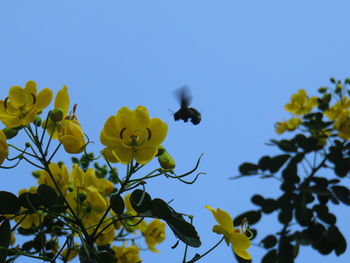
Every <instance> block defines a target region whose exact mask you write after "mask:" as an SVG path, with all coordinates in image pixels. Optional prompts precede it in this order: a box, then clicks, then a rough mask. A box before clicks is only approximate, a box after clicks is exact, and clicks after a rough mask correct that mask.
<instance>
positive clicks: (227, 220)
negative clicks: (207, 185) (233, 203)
mask: <svg viewBox="0 0 350 263" xmlns="http://www.w3.org/2000/svg"><path fill="white" fill-rule="evenodd" d="M205 208H207V209H209V210H210V211H211V212H212V214H213V216H214V218H215V220H216V221H217V222H218V223H219V224H220V225H221V226H222V228H223V229H224V230H225V231H227V232H228V233H234V231H235V229H234V227H233V220H232V217H231V216H230V214H229V213H227V212H226V211H224V210H222V209H220V208H218V209H216V210H215V209H214V208H212V207H210V206H208V205H207V206H205Z"/></svg>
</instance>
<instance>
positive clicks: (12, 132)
mask: <svg viewBox="0 0 350 263" xmlns="http://www.w3.org/2000/svg"><path fill="white" fill-rule="evenodd" d="M2 131H3V133H4V134H5V136H6V139H11V138H13V137H15V136H16V135H17V134H18V130H17V129H16V128H9V127H7V128H4V129H2Z"/></svg>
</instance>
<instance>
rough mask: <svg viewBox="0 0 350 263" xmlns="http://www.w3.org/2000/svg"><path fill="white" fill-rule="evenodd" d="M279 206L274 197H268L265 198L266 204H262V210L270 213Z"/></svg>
mask: <svg viewBox="0 0 350 263" xmlns="http://www.w3.org/2000/svg"><path fill="white" fill-rule="evenodd" d="M277 208H278V206H277V202H276V200H274V199H271V198H268V199H265V200H264V204H263V205H262V211H263V212H264V213H265V214H270V213H272V212H273V211H275V210H276V209H277Z"/></svg>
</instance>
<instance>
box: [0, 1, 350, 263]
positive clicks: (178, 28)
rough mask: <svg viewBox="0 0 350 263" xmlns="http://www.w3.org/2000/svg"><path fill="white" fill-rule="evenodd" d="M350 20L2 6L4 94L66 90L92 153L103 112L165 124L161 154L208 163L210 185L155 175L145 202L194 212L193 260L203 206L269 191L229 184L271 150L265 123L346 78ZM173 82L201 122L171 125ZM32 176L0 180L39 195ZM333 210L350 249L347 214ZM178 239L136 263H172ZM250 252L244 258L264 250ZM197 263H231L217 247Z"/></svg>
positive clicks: (94, 4)
mask: <svg viewBox="0 0 350 263" xmlns="http://www.w3.org/2000/svg"><path fill="white" fill-rule="evenodd" d="M349 11H350V3H349V1H346V0H343V1H338V0H334V1H326V0H317V1H316V0H309V1H305V0H304V1H301V0H294V1H278V0H275V1H272V0H265V1H260V0H256V1H252V0H246V1H238V0H217V1H208V0H176V1H173V0H170V1H164V0H147V1H132V0H128V1H116V0H109V1H87V0H84V1H81V0H79V1H78V0H75V1H72V0H61V1H44V0H32V1H27V0H22V1H4V0H2V1H0V76H1V77H0V97H1V98H4V97H6V96H7V91H8V89H9V87H11V86H12V85H24V83H25V82H26V81H28V80H35V81H37V83H38V85H39V88H40V89H41V88H44V87H48V88H51V89H53V90H54V91H58V90H59V89H60V88H61V87H62V86H63V85H64V84H67V85H68V87H69V92H70V96H71V100H72V102H74V103H78V111H77V112H78V117H79V121H80V123H81V124H82V127H83V128H84V131H85V132H87V133H88V135H89V136H90V138H91V139H92V140H94V141H95V142H96V144H95V145H94V146H92V147H91V150H94V151H99V150H100V149H101V147H102V146H101V144H100V142H99V133H100V130H101V129H102V127H103V124H104V122H105V120H106V119H107V118H108V117H109V116H110V115H112V114H115V112H116V111H117V110H118V109H119V108H120V107H122V106H128V107H130V108H135V107H136V106H137V105H145V106H146V107H148V109H149V111H150V114H151V116H156V117H160V118H162V119H163V120H164V121H165V122H167V123H168V125H169V133H168V137H167V139H166V141H165V143H164V145H165V146H166V147H167V149H168V151H169V152H171V153H172V154H173V156H174V158H175V159H176V162H177V171H178V172H179V173H181V172H183V171H187V170H189V169H190V168H192V166H193V165H194V163H195V161H196V159H197V157H198V156H199V155H200V153H202V152H204V153H205V155H204V157H203V162H202V164H201V168H200V170H201V171H203V172H206V173H207V175H206V176H203V177H201V178H200V179H199V180H198V183H196V184H195V185H192V186H187V185H183V184H180V183H178V182H175V181H171V180H167V179H164V178H163V179H159V180H155V181H153V182H151V183H149V184H148V189H149V191H150V192H151V193H153V196H154V197H162V198H164V199H165V200H171V199H174V201H173V203H172V204H173V206H174V208H175V209H177V210H179V211H182V212H185V213H189V214H194V215H195V219H194V222H195V224H196V226H197V230H198V232H199V233H200V236H201V239H202V243H203V246H202V247H201V248H200V249H199V250H198V251H195V250H190V251H191V252H190V255H194V254H195V253H196V252H199V253H201V252H204V251H205V250H206V249H207V248H209V247H210V246H211V245H212V244H214V243H215V242H216V241H217V240H219V238H220V237H219V236H217V235H216V234H214V233H212V232H211V227H212V225H213V224H214V220H213V218H212V216H211V214H210V213H209V212H208V211H207V210H205V209H204V205H207V204H208V205H211V206H213V207H215V208H216V207H220V208H223V209H225V210H227V211H229V212H230V213H231V214H232V215H235V214H238V213H241V212H243V211H246V210H248V209H252V208H253V209H254V208H255V207H254V206H253V205H252V204H251V203H250V200H249V198H250V196H251V194H252V193H255V192H260V193H262V194H270V195H271V196H276V195H277V194H278V190H277V185H276V184H274V182H273V181H269V180H266V181H262V180H260V179H258V178H256V179H241V180H237V181H230V180H228V177H230V176H233V175H237V173H238V171H237V167H238V165H239V164H240V163H242V162H244V161H256V160H257V159H258V158H259V157H260V156H262V155H264V154H270V153H271V154H272V153H274V152H275V151H274V149H272V148H270V147H269V146H266V145H264V143H265V142H267V141H268V140H269V139H270V138H276V137H277V135H276V134H275V132H274V128H273V125H274V123H275V122H276V121H278V120H283V119H284V118H288V117H289V115H288V114H287V113H286V112H284V111H283V105H284V104H285V103H286V102H287V101H288V100H289V97H290V95H291V94H292V93H294V92H296V91H297V90H298V89H301V88H303V89H306V90H307V91H308V92H309V94H315V93H316V90H317V88H319V87H320V86H323V85H327V84H328V79H329V77H330V76H334V77H336V78H345V77H350V72H349V66H348V65H349V61H350V51H349V40H350V39H349V38H350V34H349V28H350V20H349ZM182 85H188V86H189V87H190V88H191V92H192V94H193V96H194V101H193V106H194V107H196V108H198V109H199V110H200V111H201V113H202V116H203V121H202V123H201V124H200V125H198V126H192V125H191V124H184V123H178V122H176V123H175V122H174V121H173V119H172V115H171V113H170V112H169V110H168V109H171V110H177V108H178V106H179V105H178V103H177V101H176V100H175V98H174V96H173V91H174V90H175V89H176V88H178V87H180V86H182ZM62 158H66V157H65V155H60V156H58V157H57V160H59V159H62ZM66 160H67V158H66ZM30 171H31V169H30V168H29V167H28V166H22V167H20V168H18V169H16V170H15V171H11V172H9V171H7V170H0V187H1V190H9V191H14V192H17V191H18V189H19V188H22V187H29V186H31V185H35V181H34V180H33V179H32V178H31V175H30ZM121 171H122V169H121ZM19 182H20V183H19ZM338 211H339V213H338V215H339V217H338V222H339V224H340V226H341V227H342V229H343V231H344V234H346V236H347V238H348V237H349V236H350V227H349V225H348V222H349V219H350V213H349V211H348V210H346V209H345V208H344V209H342V210H338ZM276 227H277V225H276V224H274V222H273V220H272V218H271V216H269V217H267V219H266V220H264V221H262V222H261V223H260V224H258V225H257V228H258V229H261V231H262V232H263V233H264V231H276V230H277V229H276ZM265 233H266V232H265ZM261 237H263V235H261V236H260V237H258V240H260V238H261ZM348 240H349V238H348ZM175 241H176V239H175V238H174V237H173V234H172V233H171V232H170V231H169V232H168V237H167V242H165V243H164V244H162V245H160V246H159V248H160V250H161V253H160V254H153V253H150V252H145V253H143V254H142V258H143V260H144V262H146V263H147V262H165V261H166V262H171V263H173V262H174V263H176V262H181V259H182V248H183V246H179V247H178V248H177V249H175V250H172V249H170V246H171V245H173V244H174V243H175ZM249 251H250V252H251V254H252V255H253V257H254V259H255V258H256V259H260V257H261V255H263V254H264V253H265V251H264V250H263V249H261V248H258V247H252V248H251V249H250V250H249ZM191 253H193V254H191ZM346 254H347V255H343V256H342V257H340V258H338V257H335V256H334V255H330V256H327V257H322V256H320V255H319V254H318V253H316V252H313V251H311V249H306V248H302V249H301V251H300V256H299V257H298V260H297V262H309V261H310V260H312V261H315V262H319V263H326V262H334V263H337V262H339V263H340V262H347V261H349V260H350V256H349V253H348V252H347V253H346ZM18 262H28V260H27V259H24V260H23V259H22V261H18ZM202 262H206V263H207V262H234V259H233V256H232V252H231V251H230V249H229V248H227V247H226V246H225V245H224V244H222V246H220V247H219V248H218V249H217V250H215V251H214V252H213V253H212V254H210V255H209V256H207V257H206V258H205V259H203V261H202ZM255 262H259V260H255Z"/></svg>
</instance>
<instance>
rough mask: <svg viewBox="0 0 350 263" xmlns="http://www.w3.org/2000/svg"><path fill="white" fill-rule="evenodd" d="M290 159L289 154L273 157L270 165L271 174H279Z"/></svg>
mask: <svg viewBox="0 0 350 263" xmlns="http://www.w3.org/2000/svg"><path fill="white" fill-rule="evenodd" d="M289 158H290V155H289V154H281V155H277V156H275V157H273V158H272V159H271V164H270V172H271V173H275V172H277V171H278V170H279V169H280V168H281V167H282V166H283V165H284V164H285V163H286V161H288V159H289Z"/></svg>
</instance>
